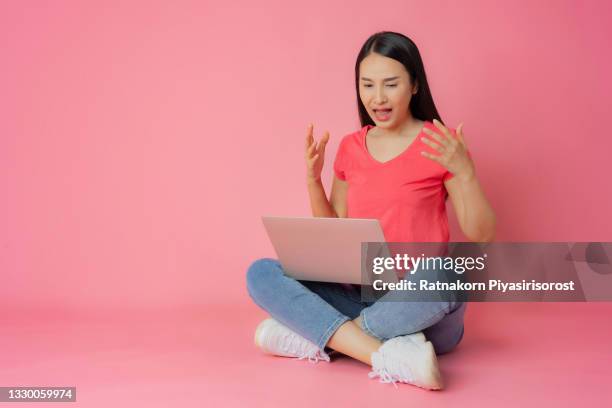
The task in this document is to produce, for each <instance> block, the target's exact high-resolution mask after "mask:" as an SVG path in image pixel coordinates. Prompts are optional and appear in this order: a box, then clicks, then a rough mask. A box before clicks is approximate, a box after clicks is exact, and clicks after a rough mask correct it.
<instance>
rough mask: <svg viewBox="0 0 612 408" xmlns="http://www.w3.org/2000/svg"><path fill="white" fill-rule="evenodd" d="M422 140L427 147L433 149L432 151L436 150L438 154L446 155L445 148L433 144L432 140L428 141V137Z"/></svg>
mask: <svg viewBox="0 0 612 408" xmlns="http://www.w3.org/2000/svg"><path fill="white" fill-rule="evenodd" d="M421 140H422V141H423V143H425V144H426V145H427V146H429V147H431V148H432V149H434V150H435V151H437V152H438V153H444V147H442V146H441V145H439V144H438V143H435V142H432V141H431V140H429V139H427V138H426V137H424V138H422V139H421Z"/></svg>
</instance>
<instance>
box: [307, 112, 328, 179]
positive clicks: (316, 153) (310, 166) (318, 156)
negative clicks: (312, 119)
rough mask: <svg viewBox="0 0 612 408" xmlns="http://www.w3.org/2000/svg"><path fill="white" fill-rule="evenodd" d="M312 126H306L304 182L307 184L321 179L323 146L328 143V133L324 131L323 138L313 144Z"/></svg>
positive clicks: (323, 155) (323, 156)
mask: <svg viewBox="0 0 612 408" xmlns="http://www.w3.org/2000/svg"><path fill="white" fill-rule="evenodd" d="M313 128H314V126H313V124H312V123H311V124H310V125H308V127H307V129H306V153H305V155H304V157H305V159H306V180H307V181H309V182H313V181H318V180H320V179H321V171H322V170H323V161H324V159H325V146H326V145H327V142H328V141H329V132H328V131H325V133H324V134H323V137H322V138H321V140H319V141H318V142H315V140H314V137H313V135H312V132H313Z"/></svg>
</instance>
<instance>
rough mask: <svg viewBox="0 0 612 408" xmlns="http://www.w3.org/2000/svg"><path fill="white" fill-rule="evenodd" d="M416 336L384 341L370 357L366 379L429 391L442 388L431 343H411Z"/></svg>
mask: <svg viewBox="0 0 612 408" xmlns="http://www.w3.org/2000/svg"><path fill="white" fill-rule="evenodd" d="M419 337H420V336H416V339H415V338H414V336H413V339H411V338H410V336H399V337H394V338H392V339H389V340H387V341H386V342H384V343H383V345H382V346H380V348H379V349H378V351H375V352H374V353H372V371H371V372H370V373H369V374H368V376H369V377H370V378H374V377H380V382H383V383H389V382H390V383H393V385H394V386H395V387H397V385H396V382H402V383H408V384H413V385H416V386H417V387H421V388H426V389H429V390H440V389H442V388H443V386H444V385H443V383H442V376H441V375H440V370H439V368H438V360H437V358H436V353H435V351H434V348H433V344H431V342H429V341H426V342H424V343H421V342H415V341H414V340H418V338H419Z"/></svg>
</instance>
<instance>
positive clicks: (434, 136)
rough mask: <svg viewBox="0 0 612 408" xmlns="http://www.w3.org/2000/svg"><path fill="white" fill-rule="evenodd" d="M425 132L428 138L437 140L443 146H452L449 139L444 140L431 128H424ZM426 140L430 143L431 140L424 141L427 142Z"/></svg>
mask: <svg viewBox="0 0 612 408" xmlns="http://www.w3.org/2000/svg"><path fill="white" fill-rule="evenodd" d="M423 132H424V133H425V134H427V135H428V136H430V137H431V138H432V139H435V140H436V141H437V142H438V143H440V144H441V145H442V146H445V147H447V146H448V145H449V144H450V142H449V141H448V140H447V139H445V138H443V137H442V136H440V135H439V134H438V133H437V132H435V131H433V130H431V129H429V128H426V127H424V128H423ZM425 140H427V141H429V139H427V138H423V141H425Z"/></svg>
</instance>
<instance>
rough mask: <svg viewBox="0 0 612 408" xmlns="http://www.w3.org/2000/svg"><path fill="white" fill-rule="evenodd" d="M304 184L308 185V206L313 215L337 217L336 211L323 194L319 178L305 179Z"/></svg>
mask: <svg viewBox="0 0 612 408" xmlns="http://www.w3.org/2000/svg"><path fill="white" fill-rule="evenodd" d="M306 185H307V186H308V194H309V196H310V208H311V210H312V216H313V217H328V218H330V217H338V216H337V215H336V211H335V210H334V208H333V207H332V205H331V204H330V203H329V200H328V199H327V196H326V195H325V189H324V188H323V183H322V182H321V179H319V180H316V181H312V180H307V181H306Z"/></svg>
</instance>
